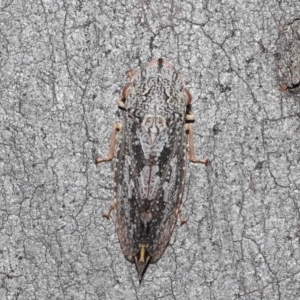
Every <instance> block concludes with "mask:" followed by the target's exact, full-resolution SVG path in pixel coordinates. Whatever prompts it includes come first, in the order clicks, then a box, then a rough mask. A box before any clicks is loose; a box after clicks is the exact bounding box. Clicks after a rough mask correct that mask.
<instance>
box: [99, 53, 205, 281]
mask: <svg viewBox="0 0 300 300" xmlns="http://www.w3.org/2000/svg"><path fill="white" fill-rule="evenodd" d="M127 75H128V76H129V77H130V83H128V84H127V85H125V87H124V88H123V91H122V93H121V97H120V99H119V101H118V106H119V108H121V109H122V110H123V112H124V121H123V122H122V123H116V124H115V125H114V126H113V130H112V134H111V140H110V150H109V154H108V156H107V157H106V158H104V159H100V158H96V159H95V162H96V163H97V164H98V163H101V162H105V161H110V160H112V159H113V158H114V160H115V174H114V181H115V182H114V183H115V184H114V199H113V202H112V203H111V205H110V207H109V209H108V211H107V212H106V213H105V214H104V215H103V216H104V217H106V218H109V215H110V212H111V211H112V210H113V209H115V211H116V218H115V219H116V231H117V235H118V238H119V241H120V244H121V248H122V251H123V254H124V256H125V258H126V259H127V260H128V261H130V262H132V263H135V265H136V268H137V272H138V276H139V280H140V282H141V280H142V277H143V274H144V272H145V270H146V268H147V266H148V264H149V263H156V262H157V261H158V260H159V259H160V258H161V256H162V255H163V253H164V251H165V249H166V247H167V245H168V243H169V240H170V238H171V236H172V232H173V229H174V226H175V224H176V220H177V218H179V220H180V222H181V224H184V223H185V222H186V221H185V220H184V218H183V217H182V215H181V202H182V197H183V194H184V184H185V169H186V159H187V153H186V152H187V148H188V152H189V160H190V161H191V162H194V163H202V164H205V165H206V166H207V165H208V163H209V160H208V159H203V160H202V159H197V158H195V155H194V143H193V131H192V127H191V125H190V124H189V123H190V122H193V121H194V114H193V113H192V111H191V109H190V108H191V100H192V97H191V95H190V93H189V91H188V90H187V89H186V87H185V83H184V80H183V78H182V77H181V76H180V74H179V73H178V72H177V71H176V70H175V69H174V68H173V66H172V65H171V64H170V63H169V62H167V60H165V59H163V58H159V59H155V60H152V61H151V62H150V63H148V65H146V67H144V68H142V69H141V70H140V71H138V72H136V73H133V71H131V70H130V71H127ZM116 137H119V138H117V139H116ZM116 141H117V142H116ZM187 146H188V147H187ZM115 149H116V151H115ZM115 152H116V156H115Z"/></svg>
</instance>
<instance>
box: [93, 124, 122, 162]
mask: <svg viewBox="0 0 300 300" xmlns="http://www.w3.org/2000/svg"><path fill="white" fill-rule="evenodd" d="M121 129H122V124H121V123H116V124H115V125H114V127H113V130H112V133H111V136H110V147H109V152H108V156H107V157H106V158H97V157H96V158H95V163H96V164H99V163H101V162H104V161H110V160H112V159H113V157H114V152H115V143H116V134H117V131H120V130H121Z"/></svg>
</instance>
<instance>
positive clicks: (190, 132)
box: [185, 124, 209, 166]
mask: <svg viewBox="0 0 300 300" xmlns="http://www.w3.org/2000/svg"><path fill="white" fill-rule="evenodd" d="M185 131H186V133H187V134H188V139H189V156H190V161H191V162H193V163H200V164H204V165H205V166H207V165H208V164H209V159H207V158H206V159H198V158H196V157H195V151H194V135H193V129H192V126H190V125H189V124H185Z"/></svg>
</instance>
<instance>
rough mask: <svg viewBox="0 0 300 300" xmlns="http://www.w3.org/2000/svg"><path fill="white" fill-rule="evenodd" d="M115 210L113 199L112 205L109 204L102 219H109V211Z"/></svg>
mask: <svg viewBox="0 0 300 300" xmlns="http://www.w3.org/2000/svg"><path fill="white" fill-rule="evenodd" d="M115 208H116V200H115V199H114V200H113V201H112V203H111V204H110V206H109V208H108V210H107V212H105V213H104V214H103V215H102V216H103V218H106V219H109V216H110V213H111V211H112V210H114V209H115Z"/></svg>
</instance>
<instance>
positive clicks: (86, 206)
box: [0, 0, 300, 300]
mask: <svg viewBox="0 0 300 300" xmlns="http://www.w3.org/2000/svg"><path fill="white" fill-rule="evenodd" d="M214 2H215V3H214ZM299 16H300V4H299V2H298V1H292V0H290V1H275V0H266V1H258V0H250V1H229V0H228V1H198V0H191V1H179V0H173V1H155V0H152V1H151V0H148V1H147V0H140V1H114V0H106V1H101V0H99V1H96V0H91V1H75V0H74V1H59V0H58V1H56V0H53V1H50V0H40V1H32V0H29V1H28V0H27V1H25V0H23V1H22V0H21V1H17V0H10V1H8V0H7V1H6V0H2V2H1V3H0V72H1V75H0V95H1V101H0V122H1V128H0V278H1V280H0V299H19V300H21V299H22V300H23V299H24V300H28V299H30V300H31V299H57V300H58V299H204V300H206V299H209V300H212V299H224V300H225V299H226V300H228V299H243V300H250V299H270V300H274V299H282V300H285V299H287V300H292V299H299V298H300V250H299V245H300V244H299V238H300V209H299V206H300V204H299V199H300V168H299V161H300V155H299V153H300V151H299V148H300V139H299V136H300V131H299V116H300V107H299V96H297V95H294V96H288V95H287V94H286V93H282V92H281V91H280V90H279V82H278V78H277V75H276V71H277V60H276V57H277V56H276V53H277V47H278V45H277V42H278V41H280V39H279V35H280V26H282V25H284V24H286V23H287V22H290V21H291V20H293V19H296V18H299ZM283 48H284V47H283ZM158 57H165V58H166V59H168V61H170V62H171V63H172V64H173V65H174V66H175V68H176V69H177V70H179V71H180V72H181V74H182V75H183V77H184V78H185V79H186V81H187V82H188V88H189V90H190V92H191V93H192V95H193V111H194V113H195V116H196V122H195V124H194V125H193V127H194V132H195V149H196V154H197V156H198V157H209V158H210V159H211V161H212V163H211V165H210V166H209V167H207V168H205V167H204V166H202V165H192V164H191V165H190V181H189V191H188V195H187V198H186V200H185V203H184V207H183V213H184V216H185V217H186V218H187V219H188V223H187V225H185V226H182V227H179V226H177V227H176V230H175V232H174V234H173V237H172V239H171V242H170V245H169V247H168V248H167V250H166V252H165V254H164V256H163V257H162V259H161V260H160V261H159V262H158V263H157V264H156V265H150V267H149V268H148V270H147V273H146V275H145V277H144V280H143V282H142V284H141V285H140V284H139V282H138V278H137V274H136V270H135V267H134V265H132V264H130V263H129V262H127V261H126V260H125V259H124V257H123V255H122V251H121V249H120V246H119V243H118V239H117V236H116V233H115V225H114V222H113V219H114V218H113V213H112V219H111V220H110V221H107V220H105V219H103V218H102V214H103V212H104V211H105V210H106V209H107V208H108V206H109V204H110V202H111V200H112V184H113V182H112V180H113V170H112V164H110V163H106V164H101V165H99V166H96V165H95V164H94V160H93V159H94V157H95V155H99V156H102V157H103V156H105V155H106V154H107V152H108V148H109V136H110V132H111V128H112V124H113V123H114V122H116V121H119V120H120V115H119V113H118V109H117V105H116V101H117V99H118V97H119V93H120V91H121V88H122V87H123V85H124V84H125V83H126V80H127V79H126V77H125V75H124V72H125V70H127V69H130V68H133V69H137V68H138V67H141V66H143V65H144V64H146V63H147V62H148V61H150V60H151V59H153V58H158ZM295 69H296V68H295ZM298 76H299V74H298ZM298 78H299V77H298Z"/></svg>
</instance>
